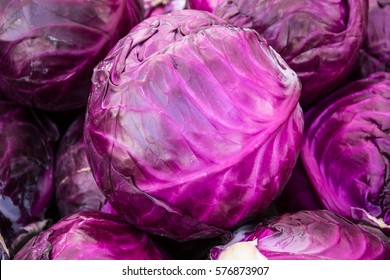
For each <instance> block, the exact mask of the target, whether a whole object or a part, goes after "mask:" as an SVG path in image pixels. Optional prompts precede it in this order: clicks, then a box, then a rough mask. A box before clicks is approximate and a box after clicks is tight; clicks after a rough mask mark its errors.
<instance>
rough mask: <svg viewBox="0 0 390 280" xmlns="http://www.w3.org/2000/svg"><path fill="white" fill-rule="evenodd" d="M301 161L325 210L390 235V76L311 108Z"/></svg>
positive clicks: (364, 83)
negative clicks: (361, 222)
mask: <svg viewBox="0 0 390 280" xmlns="http://www.w3.org/2000/svg"><path fill="white" fill-rule="evenodd" d="M301 157H302V161H303V164H304V166H305V169H306V172H307V175H308V176H309V178H310V180H311V182H312V184H313V186H314V188H315V190H316V192H317V195H318V197H319V198H320V200H321V202H322V204H324V206H325V207H326V208H327V209H329V210H331V211H334V212H336V213H339V214H341V215H343V216H345V217H349V218H353V219H356V220H361V219H363V220H365V221H368V222H370V223H373V224H376V225H377V226H379V227H381V228H383V229H384V230H386V231H387V230H390V162H389V159H390V73H376V74H373V75H371V76H369V77H368V78H366V79H363V80H359V81H356V82H353V83H350V84H349V85H347V86H345V87H343V88H342V89H340V90H339V91H337V92H335V93H333V94H332V95H331V96H330V97H328V99H326V100H324V101H323V102H321V103H320V104H318V105H317V106H315V107H313V108H312V109H311V110H310V111H309V112H308V113H307V115H306V116H305V138H304V142H303V147H302V150H301Z"/></svg>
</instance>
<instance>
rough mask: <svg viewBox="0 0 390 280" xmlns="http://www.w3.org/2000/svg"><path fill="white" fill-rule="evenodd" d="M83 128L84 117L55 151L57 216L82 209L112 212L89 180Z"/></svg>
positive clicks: (93, 183) (94, 183) (96, 187)
mask: <svg viewBox="0 0 390 280" xmlns="http://www.w3.org/2000/svg"><path fill="white" fill-rule="evenodd" d="M83 127H84V115H80V116H79V117H78V118H76V120H75V121H74V122H73V123H72V124H71V125H70V127H69V128H68V130H67V131H66V132H65V134H64V135H63V137H62V139H61V142H60V145H59V149H58V152H57V157H56V170H55V174H54V176H55V195H56V201H57V208H58V210H59V213H60V215H61V217H64V216H67V215H69V214H73V213H75V212H78V211H81V210H86V209H90V210H99V211H105V212H106V211H109V212H110V213H115V212H113V210H112V209H111V207H110V206H109V203H108V202H107V199H106V197H105V196H104V195H103V193H102V191H101V190H100V189H99V188H98V186H97V185H96V182H95V179H94V178H93V175H92V172H91V168H90V167H89V164H88V160H87V155H86V153H85V144H84V134H83Z"/></svg>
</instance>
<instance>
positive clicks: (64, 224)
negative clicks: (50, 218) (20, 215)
mask: <svg viewBox="0 0 390 280" xmlns="http://www.w3.org/2000/svg"><path fill="white" fill-rule="evenodd" d="M14 259H15V260H164V259H165V260H166V259H168V256H167V255H166V254H165V252H164V251H162V250H161V249H160V248H159V247H158V245H157V244H156V243H155V242H154V241H153V240H152V239H151V237H150V236H148V235H147V234H146V233H144V232H141V231H140V230H138V229H136V228H135V227H133V226H131V225H129V224H128V223H127V222H125V221H124V220H123V219H121V218H120V217H118V216H116V215H111V214H107V213H102V212H99V211H92V210H88V211H81V212H78V213H75V214H73V215H70V216H67V217H65V218H63V219H61V220H60V221H58V222H57V223H56V224H54V225H52V226H51V227H50V228H49V229H47V230H46V231H43V232H41V233H40V234H39V235H37V236H35V237H33V238H32V239H30V241H29V242H28V243H27V244H26V245H25V246H24V247H23V248H22V249H21V250H20V251H19V252H18V253H17V254H16V255H15V257H14Z"/></svg>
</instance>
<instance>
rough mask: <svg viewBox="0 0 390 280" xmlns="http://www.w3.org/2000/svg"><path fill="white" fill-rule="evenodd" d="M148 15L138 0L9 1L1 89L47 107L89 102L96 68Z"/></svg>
mask: <svg viewBox="0 0 390 280" xmlns="http://www.w3.org/2000/svg"><path fill="white" fill-rule="evenodd" d="M142 17H143V8H142V6H141V4H140V3H138V1H137V0H97V1H87V0H67V1H60V0H34V1H31V0H26V1H13V0H3V1H1V5H0V64H1V68H0V90H1V89H2V90H3V91H4V94H5V95H6V96H7V97H8V98H9V99H11V100H13V101H15V102H18V103H20V104H22V105H28V106H33V107H37V108H40V109H43V110H50V111H59V110H68V109H74V108H80V107H83V106H85V105H86V103H87V99H88V95H89V91H90V87H91V83H90V79H91V76H92V70H93V67H94V66H95V65H96V64H97V63H98V62H99V61H100V60H101V59H103V58H104V56H105V55H106V54H107V53H108V52H109V50H110V49H111V47H112V46H113V45H114V44H115V43H116V42H117V41H118V40H119V39H120V38H121V37H123V36H124V35H126V34H127V33H128V32H129V31H130V29H131V28H132V27H133V26H134V25H136V24H137V23H138V22H139V21H140V20H141V19H142Z"/></svg>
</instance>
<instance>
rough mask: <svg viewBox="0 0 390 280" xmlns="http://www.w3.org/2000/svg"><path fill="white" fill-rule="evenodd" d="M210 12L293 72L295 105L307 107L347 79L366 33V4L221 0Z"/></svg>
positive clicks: (351, 0) (358, 1)
mask: <svg viewBox="0 0 390 280" xmlns="http://www.w3.org/2000/svg"><path fill="white" fill-rule="evenodd" d="M214 13H215V14H216V15H217V16H220V17H221V18H223V19H226V20H227V21H229V22H230V23H232V24H235V25H237V26H241V27H248V28H254V29H255V30H257V31H258V32H259V33H260V34H262V35H263V36H264V38H265V39H266V40H267V41H268V43H269V44H270V45H271V46H272V47H273V48H274V49H275V50H276V51H277V52H278V53H279V54H280V55H281V56H282V57H283V59H284V60H285V61H286V62H287V64H288V65H289V66H290V67H291V68H292V69H293V70H294V71H295V72H296V73H297V74H298V76H299V78H300V80H301V82H302V95H301V99H300V103H301V104H302V105H303V106H308V105H311V104H312V103H314V102H316V101H318V100H319V99H321V98H322V97H323V96H324V95H325V94H327V93H329V92H330V91H331V90H332V89H334V88H336V87H337V86H339V85H340V84H341V83H343V82H344V81H345V80H346V78H347V77H348V76H349V73H350V72H351V70H352V68H353V66H354V64H355V62H356V58H357V55H358V52H359V49H360V46H361V44H362V42H363V39H364V36H365V32H366V24H367V0H356V1H355V0H348V1H330V0H326V1H325V0H310V1H306V0H225V1H223V2H222V3H221V4H219V5H218V7H217V8H216V10H215V12H214Z"/></svg>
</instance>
